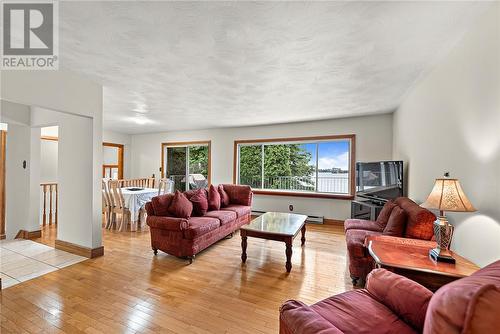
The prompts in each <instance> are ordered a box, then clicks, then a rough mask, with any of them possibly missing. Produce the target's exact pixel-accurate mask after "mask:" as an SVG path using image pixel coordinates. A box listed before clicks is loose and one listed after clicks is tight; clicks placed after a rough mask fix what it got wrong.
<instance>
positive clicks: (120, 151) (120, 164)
mask: <svg viewBox="0 0 500 334" xmlns="http://www.w3.org/2000/svg"><path fill="white" fill-rule="evenodd" d="M105 146H107V147H116V148H117V149H118V153H117V154H118V164H117V165H105V164H102V177H103V178H105V177H106V168H117V169H118V179H119V180H122V179H123V151H124V147H125V145H123V144H116V143H110V142H103V143H102V147H105Z"/></svg>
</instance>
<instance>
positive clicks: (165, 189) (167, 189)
mask: <svg viewBox="0 0 500 334" xmlns="http://www.w3.org/2000/svg"><path fill="white" fill-rule="evenodd" d="M173 190H174V181H172V180H171V179H168V178H164V179H160V182H159V184H158V196H160V195H161V194H170V193H172V192H173Z"/></svg>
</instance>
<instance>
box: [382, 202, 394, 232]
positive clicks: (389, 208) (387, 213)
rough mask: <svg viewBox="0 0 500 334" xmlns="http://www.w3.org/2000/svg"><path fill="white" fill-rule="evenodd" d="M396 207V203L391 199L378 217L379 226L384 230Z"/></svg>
mask: <svg viewBox="0 0 500 334" xmlns="http://www.w3.org/2000/svg"><path fill="white" fill-rule="evenodd" d="M395 206H397V204H396V202H395V201H394V200H392V199H391V200H389V201H387V203H385V204H384V207H383V208H382V210H381V211H380V213H379V215H378V217H377V224H378V225H379V226H381V227H382V229H384V227H385V225H387V222H388V221H389V217H390V216H391V212H392V209H394V207H395Z"/></svg>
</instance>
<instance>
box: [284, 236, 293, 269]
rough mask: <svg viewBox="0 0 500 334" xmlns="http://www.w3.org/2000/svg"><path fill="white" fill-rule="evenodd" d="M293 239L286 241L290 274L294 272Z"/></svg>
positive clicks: (287, 266) (286, 266) (287, 265)
mask: <svg viewBox="0 0 500 334" xmlns="http://www.w3.org/2000/svg"><path fill="white" fill-rule="evenodd" d="M292 241H293V240H292V238H290V239H288V240H286V241H285V244H286V251H285V254H286V265H285V268H286V272H288V273H289V272H290V271H291V270H292Z"/></svg>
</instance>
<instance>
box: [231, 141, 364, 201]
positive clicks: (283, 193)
mask: <svg viewBox="0 0 500 334" xmlns="http://www.w3.org/2000/svg"><path fill="white" fill-rule="evenodd" d="M337 140H348V141H349V142H350V144H349V193H348V194H334V193H321V192H316V191H314V192H312V191H311V192H308V191H290V190H271V189H252V190H253V193H254V194H258V195H272V196H293V197H311V198H330V199H344V200H353V199H354V194H355V191H356V185H355V182H356V181H355V177H356V175H355V174H356V172H355V164H356V135H354V134H347V135H329V136H313V137H292V138H263V139H245V140H235V141H234V151H233V183H234V184H239V177H238V176H239V147H240V145H245V144H247V145H251V144H261V145H262V144H282V143H297V144H299V143H300V144H302V143H307V142H309V143H320V142H328V141H337ZM316 173H318V171H317V170H316Z"/></svg>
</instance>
